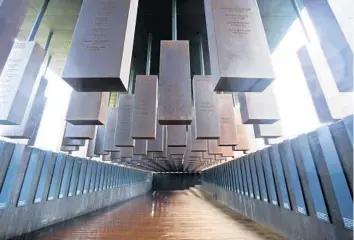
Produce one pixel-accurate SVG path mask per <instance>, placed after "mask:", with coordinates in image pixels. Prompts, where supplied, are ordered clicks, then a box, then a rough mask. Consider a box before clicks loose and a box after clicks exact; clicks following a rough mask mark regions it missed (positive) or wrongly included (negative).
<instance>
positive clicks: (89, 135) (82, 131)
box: [64, 122, 96, 139]
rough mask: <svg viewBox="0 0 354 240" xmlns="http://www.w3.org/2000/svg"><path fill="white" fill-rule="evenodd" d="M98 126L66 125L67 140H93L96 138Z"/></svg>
mask: <svg viewBox="0 0 354 240" xmlns="http://www.w3.org/2000/svg"><path fill="white" fill-rule="evenodd" d="M95 132H96V126H94V125H83V126H80V125H72V124H71V123H68V122H67V123H66V127H65V134H64V137H65V138H75V139H93V138H94V137H95Z"/></svg>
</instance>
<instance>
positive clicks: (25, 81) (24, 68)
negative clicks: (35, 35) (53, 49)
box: [0, 33, 44, 125]
mask: <svg viewBox="0 0 354 240" xmlns="http://www.w3.org/2000/svg"><path fill="white" fill-rule="evenodd" d="M0 34H1V33H0ZM0 36H1V35H0ZM2 47H3V46H1V48H2ZM43 59H44V49H43V48H42V47H41V46H40V45H39V44H38V43H36V42H29V41H15V44H14V46H13V48H12V50H11V52H10V55H9V58H8V60H7V62H6V64H5V66H4V68H3V71H2V73H1V76H0V124H1V125H19V124H21V121H22V119H23V117H24V115H25V112H26V108H27V106H28V103H29V100H30V97H31V95H32V91H33V88H34V85H35V83H36V79H37V75H38V72H39V70H40V67H41V65H42V62H43Z"/></svg>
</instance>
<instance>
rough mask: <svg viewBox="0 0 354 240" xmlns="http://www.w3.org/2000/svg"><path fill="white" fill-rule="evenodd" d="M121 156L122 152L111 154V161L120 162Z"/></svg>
mask: <svg viewBox="0 0 354 240" xmlns="http://www.w3.org/2000/svg"><path fill="white" fill-rule="evenodd" d="M120 157H121V155H120V152H111V159H112V160H118V159H120Z"/></svg>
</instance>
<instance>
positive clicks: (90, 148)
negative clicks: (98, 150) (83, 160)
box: [86, 133, 99, 158]
mask: <svg viewBox="0 0 354 240" xmlns="http://www.w3.org/2000/svg"><path fill="white" fill-rule="evenodd" d="M96 138H97V133H96V136H95V138H94V139H92V140H89V141H88V146H87V152H86V157H88V158H92V157H99V155H97V154H95V144H96Z"/></svg>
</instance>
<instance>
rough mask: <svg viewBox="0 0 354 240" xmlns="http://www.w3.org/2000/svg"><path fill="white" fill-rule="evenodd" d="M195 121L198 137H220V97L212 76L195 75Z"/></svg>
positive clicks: (196, 135)
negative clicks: (214, 87)
mask: <svg viewBox="0 0 354 240" xmlns="http://www.w3.org/2000/svg"><path fill="white" fill-rule="evenodd" d="M193 96H194V108H193V111H192V114H193V116H192V117H193V122H195V123H193V122H192V125H193V124H194V125H195V126H194V127H193V128H194V129H192V131H195V133H193V134H195V137H196V139H218V138H219V137H220V128H219V125H220V123H219V112H218V99H217V95H216V93H215V92H214V89H213V83H212V77H211V76H194V78H193Z"/></svg>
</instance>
